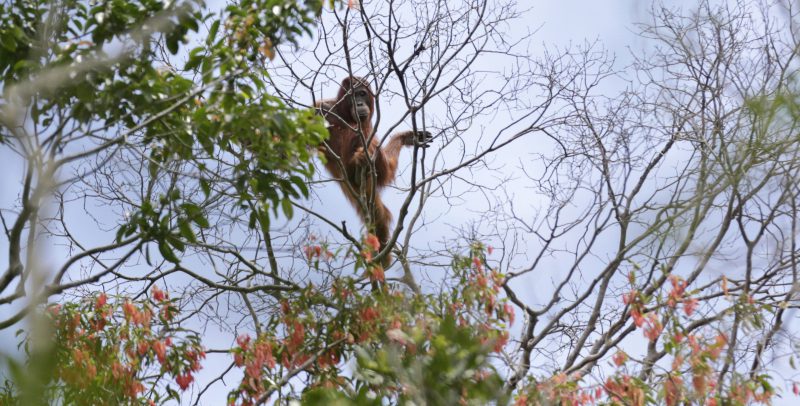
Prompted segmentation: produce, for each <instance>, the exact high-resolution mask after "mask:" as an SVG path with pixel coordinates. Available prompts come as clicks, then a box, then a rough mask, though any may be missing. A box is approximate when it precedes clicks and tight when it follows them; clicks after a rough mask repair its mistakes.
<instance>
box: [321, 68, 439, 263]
mask: <svg viewBox="0 0 800 406" xmlns="http://www.w3.org/2000/svg"><path fill="white" fill-rule="evenodd" d="M363 90H366V94H364V92H363ZM363 99H366V103H364V100H363ZM359 102H361V103H360V106H361V108H362V110H363V109H364V108H368V109H369V112H368V114H367V115H366V117H360V116H359V115H358V114H357V113H356V112H355V111H356V108H355V107H354V103H356V105H359ZM316 107H317V109H318V111H319V112H320V113H321V114H322V115H323V116H324V117H325V119H326V120H327V121H328V123H329V127H328V131H329V132H330V138H329V139H328V141H327V145H326V147H325V148H323V149H322V151H323V153H324V154H325V158H326V162H325V168H327V170H328V172H330V174H331V176H333V177H334V178H336V179H339V180H340V186H341V187H342V191H343V192H344V195H345V196H346V197H347V200H349V201H350V203H351V204H352V205H353V207H355V209H356V210H357V211H358V214H359V216H360V217H361V220H362V221H363V222H364V224H365V225H366V226H367V229H368V230H369V231H371V232H374V233H375V235H376V236H377V237H378V240H379V241H380V243H381V249H383V248H384V247H385V246H386V243H387V242H388V241H389V236H390V228H389V227H390V224H391V222H392V213H391V212H390V211H389V209H388V208H386V205H384V204H383V201H382V200H381V196H380V190H381V189H382V188H383V187H384V186H386V185H389V184H391V183H392V182H393V181H394V177H395V174H396V173H397V157H398V156H399V155H400V149H401V148H402V147H403V146H413V145H415V143H416V142H419V145H420V146H422V147H427V145H428V143H429V142H430V140H431V136H430V133H428V132H427V131H420V132H418V133H415V132H414V131H404V132H401V133H398V134H394V135H393V136H392V137H391V139H390V140H389V142H388V143H387V144H386V145H385V146H383V147H380V146H379V143H378V140H377V137H375V136H374V134H373V131H372V116H373V113H374V111H375V95H374V94H373V92H372V90H371V88H370V86H369V83H368V82H367V81H366V80H365V79H363V78H359V77H347V78H345V79H344V80H342V84H341V86H340V87H339V94H338V95H337V97H336V99H331V100H322V101H319V102H317V104H316ZM415 134H416V136H415ZM365 145H367V148H366V152H365V148H364V146H365ZM370 160H371V161H372V163H373V164H370ZM373 169H374V172H373ZM390 261H391V256H390V255H388V254H387V256H386V259H385V261H384V263H385V264H388V263H389V262H390Z"/></svg>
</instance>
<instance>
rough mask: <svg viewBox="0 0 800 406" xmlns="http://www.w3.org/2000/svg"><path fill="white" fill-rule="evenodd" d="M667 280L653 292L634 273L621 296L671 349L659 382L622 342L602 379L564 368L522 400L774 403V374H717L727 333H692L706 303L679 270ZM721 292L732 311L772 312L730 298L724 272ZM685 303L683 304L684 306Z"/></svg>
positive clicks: (754, 318) (647, 333)
mask: <svg viewBox="0 0 800 406" xmlns="http://www.w3.org/2000/svg"><path fill="white" fill-rule="evenodd" d="M668 280H669V285H667V286H668V290H667V291H666V292H664V294H662V295H657V296H654V295H646V294H644V293H643V292H641V291H640V290H637V289H636V278H635V276H634V275H633V273H632V274H631V275H630V278H629V281H630V283H631V286H632V289H631V290H630V291H629V292H628V293H625V294H624V295H623V298H622V299H623V302H624V303H625V305H626V306H629V315H630V319H631V321H632V322H633V325H634V326H635V327H636V329H638V330H640V331H641V332H642V335H643V336H644V338H645V339H646V340H647V341H649V342H650V343H651V345H656V344H657V343H658V342H661V344H662V350H663V351H665V352H666V353H668V354H669V355H670V356H671V360H672V362H671V365H670V366H669V367H668V368H664V372H663V373H661V374H660V376H659V378H660V379H658V380H657V381H660V382H661V384H660V385H658V386H656V385H653V384H652V383H651V382H650V381H645V380H642V379H641V377H640V376H639V374H637V373H635V372H636V370H637V368H641V367H642V366H644V367H647V364H646V362H645V361H643V360H634V359H633V358H632V357H631V356H630V355H629V354H628V353H626V352H625V351H624V350H622V349H620V350H619V351H618V352H617V353H616V354H614V355H613V356H612V357H611V361H612V363H613V365H614V367H615V368H616V370H615V372H614V373H613V374H611V376H609V377H608V378H606V380H605V381H604V382H603V383H601V384H599V385H583V380H584V376H583V375H582V374H581V373H573V374H571V375H567V374H564V373H559V374H556V375H554V376H552V377H550V378H548V379H544V380H542V381H534V382H531V383H529V384H528V385H526V387H525V388H523V389H522V390H521V391H520V392H519V393H518V394H517V402H516V404H517V405H520V406H521V405H528V404H548V402H567V403H569V404H574V405H589V404H596V403H597V402H601V401H602V402H605V403H606V404H609V405H620V406H621V405H634V406H643V405H646V404H647V405H656V404H665V405H668V406H677V405H682V404H696V405H706V406H717V405H737V406H738V405H742V406H743V405H750V404H770V403H771V400H772V399H773V397H774V396H775V395H776V391H775V388H773V386H772V384H771V383H770V377H769V375H766V374H760V375H743V374H740V373H737V372H735V371H732V372H731V373H729V374H728V377H727V379H725V380H724V381H722V380H720V378H719V376H718V374H719V371H721V370H722V367H721V364H722V362H723V361H724V359H723V358H724V355H725V352H726V350H728V348H729V347H728V345H729V342H728V341H729V339H728V337H727V335H726V334H725V332H723V331H718V330H716V329H714V328H712V327H711V326H709V327H708V328H707V329H705V330H704V331H703V330H701V331H695V332H694V333H687V332H686V328H685V326H688V325H690V324H691V323H699V322H702V320H698V317H697V316H698V314H697V313H696V312H695V310H696V309H697V307H698V303H699V299H698V298H697V297H696V295H697V294H698V293H699V292H697V291H687V290H686V286H687V285H688V284H687V282H686V281H685V280H684V279H683V278H681V277H679V276H677V275H669V276H668ZM720 291H721V292H722V293H723V295H724V297H726V298H728V299H729V300H730V301H732V302H734V303H733V306H732V309H733V311H731V312H729V313H728V314H729V315H730V316H733V315H734V314H736V313H738V314H739V315H740V316H739V317H741V318H742V319H744V322H749V323H754V324H757V323H759V321H758V317H760V314H761V313H762V312H764V311H770V309H765V308H756V307H758V306H757V304H756V303H754V301H753V300H752V298H750V297H749V296H748V295H746V294H743V295H741V296H739V297H737V298H733V297H731V296H730V295H729V293H728V290H727V280H726V279H725V278H724V277H723V278H722V281H721V286H720ZM679 306H680V310H682V311H677V310H679ZM687 377H688V378H687ZM798 392H800V391H798Z"/></svg>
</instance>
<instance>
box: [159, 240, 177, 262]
mask: <svg viewBox="0 0 800 406" xmlns="http://www.w3.org/2000/svg"><path fill="white" fill-rule="evenodd" d="M158 251H159V252H161V256H163V257H164V259H166V260H167V261H169V262H172V263H173V264H178V263H180V262H181V260H180V259H178V257H177V256H175V252H174V251H172V248H170V246H169V244H167V242H166V241H161V242H159V243H158Z"/></svg>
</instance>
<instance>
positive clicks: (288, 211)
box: [281, 199, 294, 218]
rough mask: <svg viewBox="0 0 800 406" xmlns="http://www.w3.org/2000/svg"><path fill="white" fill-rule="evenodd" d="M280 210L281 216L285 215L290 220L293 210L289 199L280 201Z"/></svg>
mask: <svg viewBox="0 0 800 406" xmlns="http://www.w3.org/2000/svg"><path fill="white" fill-rule="evenodd" d="M281 209H283V214H285V215H286V217H288V218H292V215H293V214H294V208H293V207H292V201H291V200H289V199H283V200H281Z"/></svg>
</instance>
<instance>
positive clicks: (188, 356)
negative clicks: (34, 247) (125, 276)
mask: <svg viewBox="0 0 800 406" xmlns="http://www.w3.org/2000/svg"><path fill="white" fill-rule="evenodd" d="M177 315H178V311H177V307H176V305H175V301H174V300H170V299H169V298H168V297H167V295H166V293H165V292H163V291H161V290H160V289H158V288H157V287H154V288H153V289H152V291H151V300H145V301H141V302H133V301H131V300H130V299H128V298H122V297H120V298H117V299H116V300H115V301H110V300H109V298H108V296H107V295H106V294H105V293H101V294H99V295H96V296H95V297H94V298H87V299H86V300H83V301H81V302H78V303H66V304H63V305H58V304H56V305H51V306H49V307H48V308H47V310H46V311H45V312H44V315H43V318H44V319H45V321H46V322H47V324H48V327H49V330H50V331H51V332H52V336H51V337H50V339H49V340H48V342H47V343H46V344H47V345H39V346H37V348H33V346H32V343H34V341H33V340H32V339H31V338H30V337H27V338H26V340H25V341H23V344H24V347H25V351H26V354H27V355H28V359H29V360H28V365H25V366H22V365H19V364H17V363H16V362H14V361H10V371H11V378H12V381H6V386H5V391H4V392H3V393H2V395H0V399H2V400H3V402H2V403H3V404H29V402H31V401H32V400H35V401H36V403H39V402H44V401H47V402H53V401H59V402H61V403H63V404H127V403H140V402H142V403H147V402H148V401H149V402H150V403H151V404H152V403H154V402H155V403H160V402H163V401H166V400H169V399H180V394H179V392H178V391H177V390H176V389H174V388H173V387H172V384H171V383H170V381H169V379H168V378H167V377H172V380H174V383H175V384H177V386H178V387H179V388H180V389H181V390H185V389H186V388H187V387H188V386H189V385H190V383H191V382H192V381H193V374H194V373H195V372H197V371H199V370H200V368H201V360H202V359H203V358H205V352H204V350H203V348H202V346H201V344H200V338H199V337H198V336H197V335H195V334H193V333H190V332H186V331H185V330H184V329H182V328H181V327H180V326H179V325H177V324H176V321H175V317H176V316H177ZM30 371H36V372H37V373H34V374H31V373H30ZM11 382H14V384H12V383H11ZM37 398H38V399H37Z"/></svg>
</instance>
